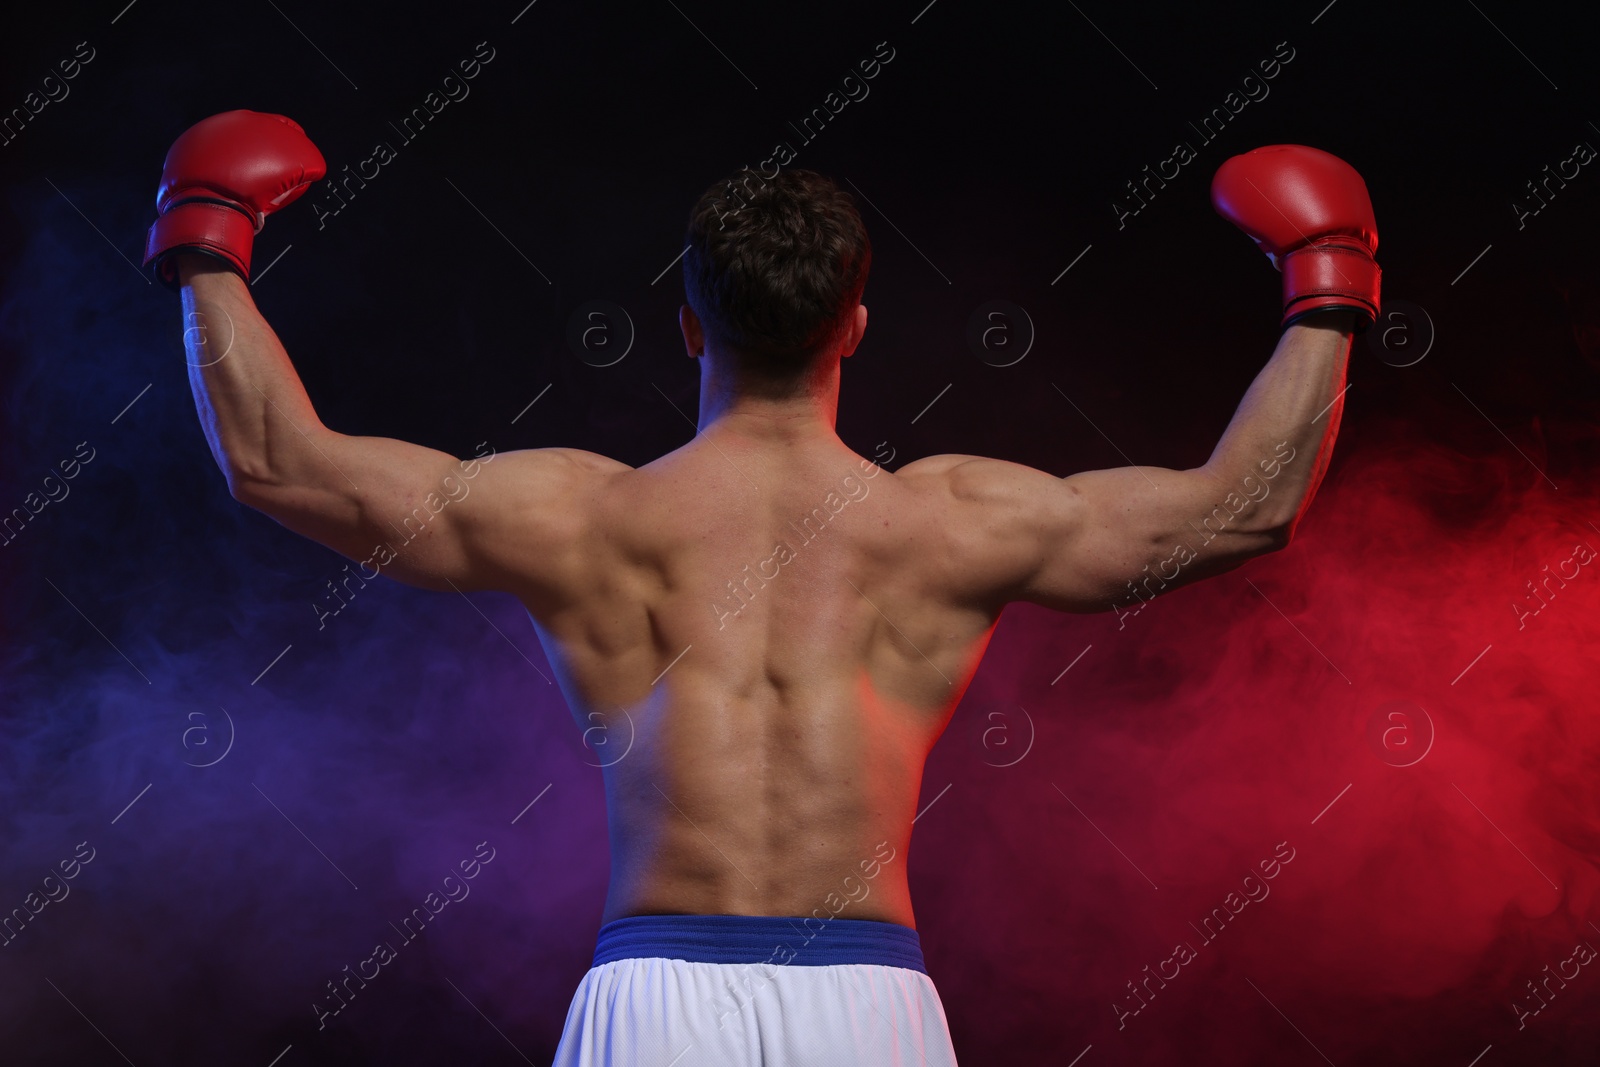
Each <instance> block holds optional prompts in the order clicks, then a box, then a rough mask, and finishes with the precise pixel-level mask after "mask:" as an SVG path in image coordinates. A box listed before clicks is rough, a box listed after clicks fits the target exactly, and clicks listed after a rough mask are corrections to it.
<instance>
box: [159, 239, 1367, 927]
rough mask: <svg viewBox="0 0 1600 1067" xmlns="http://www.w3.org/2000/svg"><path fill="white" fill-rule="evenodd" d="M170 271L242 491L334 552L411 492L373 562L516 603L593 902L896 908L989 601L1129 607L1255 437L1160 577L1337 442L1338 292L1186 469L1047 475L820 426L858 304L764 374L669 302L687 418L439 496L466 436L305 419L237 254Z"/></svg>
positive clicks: (1215, 563) (861, 913) (1225, 545)
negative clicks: (566, 775)
mask: <svg viewBox="0 0 1600 1067" xmlns="http://www.w3.org/2000/svg"><path fill="white" fill-rule="evenodd" d="M179 270H180V280H181V283H182V297H183V310H184V313H185V319H184V326H185V345H186V348H187V349H188V353H189V363H190V381H191V385H192V387H193V392H194V397H195V403H196V406H197V409H198V411H199V415H200V420H201V423H202V425H203V427H204V429H205V431H206V435H207V438H208V440H209V442H210V445H211V450H212V454H213V456H214V457H215V458H216V461H217V463H218V465H219V466H220V467H221V469H222V471H223V473H224V474H225V475H226V477H227V480H228V486H229V488H230V490H231V492H232V494H233V496H234V497H235V498H236V499H237V500H239V501H241V502H242V503H244V504H247V505H249V506H250V507H253V508H255V509H257V510H259V511H261V512H263V513H265V514H267V515H269V516H271V517H272V518H273V519H275V520H277V521H278V522H279V523H281V524H282V525H284V526H285V527H288V528H289V529H291V530H294V531H296V532H297V533H300V534H303V535H304V536H306V537H309V538H311V539H313V540H315V541H318V542H320V543H321V544H324V545H326V546H328V547H329V548H331V549H333V550H334V551H336V552H339V553H341V554H343V555H345V556H347V557H348V558H350V559H351V560H353V561H361V560H365V559H368V558H370V557H371V556H372V554H373V549H374V546H376V545H378V544H379V543H381V542H384V541H390V542H398V541H400V540H403V538H400V537H397V535H396V526H397V525H398V523H399V522H400V521H401V519H402V517H404V516H407V515H411V514H420V515H422V516H425V517H429V521H428V522H427V523H426V525H425V526H423V528H422V533H421V535H420V536H418V537H416V538H415V540H413V541H411V542H410V543H408V544H406V545H405V547H404V549H403V551H401V553H400V554H399V556H398V557H397V558H395V559H394V560H393V561H392V562H391V563H389V564H387V565H385V566H383V567H382V568H381V569H382V573H384V574H387V575H389V576H390V577H392V578H396V579H398V580H400V581H403V582H406V583H408V584H411V585H416V586H420V587H422V588H425V589H439V590H449V589H452V588H454V589H457V590H461V591H471V590H481V589H495V590H503V591H508V592H510V593H513V594H514V595H516V596H517V597H518V598H519V599H520V600H521V601H522V603H523V604H524V605H525V606H526V608H527V611H528V614H529V616H530V617H531V618H532V620H533V623H534V625H535V626H536V627H537V629H538V632H539V636H540V639H541V641H542V643H543V646H544V648H545V650H546V651H547V653H548V655H549V657H550V660H551V664H552V666H553V667H554V668H555V670H556V673H557V680H558V682H559V684H560V686H561V689H562V692H563V693H564V694H565V696H566V698H567V701H568V704H569V706H570V708H571V711H572V714H573V718H574V721H575V722H576V724H577V726H578V727H579V729H581V730H584V731H586V739H587V740H588V741H589V742H590V744H591V748H592V751H593V752H594V756H595V759H594V762H599V763H607V762H609V763H610V765H609V766H606V767H605V768H604V769H603V771H602V772H601V773H602V774H603V776H604V783H605V792H606V808H607V816H608V822H609V829H610V838H611V860H612V869H611V883H610V890H609V893H608V894H607V897H606V903H605V909H604V913H603V920H604V921H609V920H611V919H616V918H620V917H623V916H628V915H642V914H744V915H790V916H807V915H813V914H815V915H817V916H818V917H824V916H827V915H832V914H838V915H840V916H842V917H846V918H855V919H879V920H884V921H888V922H895V923H900V924H902V925H905V926H909V927H912V928H915V926H916V922H915V917H914V915H913V912H912V907H911V897H910V894H909V892H908V888H907V882H906V857H907V854H908V851H909V844H910V839H911V822H912V819H913V817H914V815H915V806H916V802H917V798H918V795H919V790H920V787H921V781H922V769H923V763H924V760H925V759H926V757H927V755H928V752H929V750H930V749H931V748H932V746H933V744H934V742H936V741H937V740H938V738H939V736H940V734H941V733H942V732H943V731H944V729H945V726H946V725H947V724H948V723H949V721H950V717H951V715H952V713H953V711H954V709H955V706H956V704H957V702H958V701H959V700H960V698H961V695H962V693H963V691H964V690H965V689H966V687H967V684H968V682H969V681H970V680H971V678H972V675H973V673H974V671H975V670H976V669H977V667H978V662H979V660H980V658H981V657H982V655H983V652H984V649H985V647H986V646H987V644H988V641H989V637H990V635H991V634H992V633H993V630H994V627H995V624H996V622H997V621H998V620H999V616H1000V613H1001V611H1002V609H1004V607H1005V606H1006V604H1008V603H1011V602H1014V601H1024V602H1028V603H1033V604H1040V605H1044V606H1046V607H1050V608H1053V609H1056V610H1059V611H1067V612H1102V611H1107V610H1110V609H1111V607H1112V606H1113V604H1114V603H1117V604H1120V605H1122V607H1123V608H1126V607H1127V605H1128V604H1129V603H1130V597H1129V595H1128V585H1127V583H1128V582H1129V580H1130V579H1134V578H1137V577H1140V576H1141V575H1142V574H1144V573H1145V572H1144V571H1143V568H1145V567H1146V566H1147V565H1148V566H1149V567H1151V569H1152V571H1154V570H1155V569H1156V568H1157V566H1158V564H1161V563H1162V562H1163V561H1167V560H1169V559H1170V558H1171V556H1172V554H1173V548H1174V546H1175V545H1177V544H1178V543H1180V541H1183V540H1187V541H1188V542H1190V543H1193V542H1196V541H1198V540H1200V538H1198V537H1196V536H1195V534H1194V527H1192V526H1190V525H1189V524H1190V523H1199V522H1200V521H1201V520H1202V519H1204V518H1205V517H1207V516H1210V515H1212V514H1213V510H1214V508H1216V507H1217V506H1218V505H1219V504H1221V503H1222V502H1223V501H1224V499H1225V497H1226V496H1227V494H1228V493H1230V492H1239V491H1240V486H1241V484H1242V483H1243V481H1244V479H1245V478H1246V477H1247V476H1254V477H1255V478H1256V479H1260V478H1262V476H1263V471H1262V469H1261V468H1260V466H1259V465H1260V463H1261V462H1262V461H1263V460H1271V459H1273V458H1274V456H1275V455H1280V456H1281V455H1287V454H1288V453H1287V449H1285V448H1283V447H1282V446H1281V445H1280V442H1287V444H1288V446H1289V447H1292V448H1293V449H1294V450H1295V452H1294V459H1293V461H1291V462H1287V463H1285V464H1283V466H1282V467H1281V469H1280V470H1279V471H1278V472H1277V473H1276V475H1275V476H1274V477H1272V479H1271V492H1270V493H1269V494H1268V495H1267V496H1265V498H1264V499H1262V500H1261V501H1260V502H1258V503H1256V502H1252V503H1250V504H1249V505H1248V506H1247V507H1245V508H1244V510H1243V511H1242V512H1241V513H1239V514H1238V515H1237V516H1236V517H1234V518H1233V519H1232V521H1231V522H1230V523H1228V524H1227V525H1226V526H1225V527H1224V529H1223V532H1222V533H1220V534H1219V535H1217V536H1216V537H1215V538H1214V539H1213V540H1212V541H1210V542H1209V543H1208V544H1205V545H1204V547H1203V548H1202V549H1201V550H1200V555H1199V558H1198V559H1195V560H1194V561H1193V562H1190V563H1188V564H1187V565H1185V566H1183V567H1182V568H1181V569H1180V570H1179V572H1178V574H1177V576H1176V577H1175V578H1173V579H1171V580H1170V581H1169V582H1168V583H1167V587H1166V591H1171V590H1172V589H1176V588H1179V587H1181V586H1183V585H1187V584H1189V583H1191V582H1194V581H1197V580H1200V579H1202V578H1205V577H1208V576H1211V575H1215V574H1220V573H1222V572H1224V571H1228V570H1232V569H1233V568H1235V567H1238V566H1239V565H1241V564H1243V563H1244V562H1246V561H1247V560H1249V559H1251V558H1253V557H1255V556H1259V555H1262V554H1264V553H1267V552H1271V551H1275V550H1277V549H1281V548H1283V547H1284V546H1285V545H1287V544H1288V543H1289V541H1290V538H1291V537H1292V535H1293V532H1294V529H1295V527H1296V525H1297V524H1298V523H1299V521H1300V519H1301V517H1302V516H1303V515H1304V513H1305V510H1306V507H1307V506H1308V505H1309V503H1310V501H1311V498H1312V496H1313V494H1314V493H1315V491H1316V487H1317V484H1318V483H1319V482H1320V481H1321V479H1322V476H1323V473H1324V472H1325V470H1326V469H1327V464H1328V459H1329V455H1330V452H1331V450H1332V447H1333V442H1334V437H1335V435H1336V433H1337V427H1338V424H1339V419H1340V414H1341V412H1342V409H1343V403H1342V399H1341V395H1342V393H1341V391H1342V390H1343V388H1344V377H1345V364H1346V360H1347V357H1348V353H1349V349H1350V337H1351V331H1352V329H1353V320H1352V316H1351V315H1350V314H1349V313H1347V312H1329V313H1325V314H1320V315H1316V316H1312V317H1311V318H1310V319H1308V320H1305V321H1304V322H1303V323H1302V324H1297V325H1294V326H1291V327H1289V328H1288V329H1287V330H1285V331H1284V333H1283V335H1282V337H1281V338H1280V340H1279V342H1278V345H1277V348H1276V351H1275V352H1274V354H1273V356H1272V359H1271V360H1270V361H1269V362H1268V363H1267V365H1266V366H1265V367H1264V368H1263V369H1262V371H1261V372H1260V374H1259V375H1258V376H1257V378H1256V379H1255V381H1254V383H1253V384H1252V385H1251V386H1250V389H1249V391H1248V392H1247V393H1246V395H1245V397H1244V399H1243V402H1242V403H1241V404H1240V406H1239V408H1238V411H1237V412H1236V414H1235V415H1234V418H1233V420H1232V421H1231V422H1230V424H1229V426H1228V428H1227V430H1226V432H1225V433H1224V435H1223V437H1222V438H1221V440H1220V441H1219V442H1218V444H1217V446H1216V448H1215V450H1214V451H1213V453H1212V455H1211V457H1210V459H1209V460H1208V461H1207V462H1206V463H1205V464H1204V465H1202V466H1200V467H1196V468H1193V469H1189V470H1168V469H1163V468H1157V467H1126V468H1120V469H1115V470H1102V471H1085V472H1082V473H1078V474H1073V475H1070V476H1068V477H1065V478H1058V477H1055V476H1054V475H1050V474H1047V473H1044V472H1042V471H1038V470H1034V469H1031V468H1028V467H1024V466H1021V465H1019V464H1015V463H1008V462H1005V461H1002V460H994V459H984V458H980V457H974V456H954V455H949V456H932V457H929V458H927V459H922V460H918V461H916V462H914V463H909V464H907V465H905V466H904V467H902V468H901V469H900V470H899V471H896V472H893V473H890V472H888V471H883V470H881V469H879V468H877V467H876V466H875V465H874V464H873V463H872V462H871V461H870V460H867V459H864V458H863V457H861V456H860V455H858V454H857V453H855V452H853V451H851V450H850V449H849V448H847V447H846V446H845V444H844V443H843V442H842V441H841V440H840V439H839V437H838V435H837V434H836V433H835V431H834V423H835V416H836V412H837V406H838V394H839V364H840V361H841V360H842V359H843V358H844V357H846V356H849V355H850V354H851V353H852V352H854V351H855V348H856V345H857V344H858V342H859V341H860V339H861V335H862V332H863V331H864V330H865V329H866V321H867V312H866V308H864V307H857V308H856V309H855V311H854V314H853V315H852V316H851V317H850V319H849V326H848V329H846V330H845V331H844V335H843V337H842V338H841V340H840V342H839V345H838V347H837V348H836V349H835V350H834V351H833V352H831V353H829V354H827V355H826V356H825V357H824V358H822V359H821V360H819V362H818V364H817V370H816V371H815V373H814V374H813V375H812V376H811V377H810V379H809V380H807V381H806V382H804V383H803V388H801V389H799V390H791V391H790V392H789V393H788V394H787V395H774V394H773V393H772V391H771V390H770V389H766V388H763V387H762V386H761V383H758V382H753V381H750V380H744V379H741V377H740V376H739V374H738V373H737V372H736V364H735V362H734V360H733V359H732V358H731V357H730V355H729V353H727V352H724V351H721V350H719V349H718V347H717V346H716V345H714V344H708V343H707V340H706V337H705V336H704V334H703V332H702V330H701V325H700V323H699V321H698V320H697V319H696V317H695V314H694V312H693V311H692V310H691V309H690V308H688V307H687V306H685V307H684V308H683V309H682V311H681V313H680V324H681V327H682V331H683V336H684V341H685V345H686V348H687V351H688V354H689V355H690V356H691V357H693V358H695V359H697V360H699V361H700V367H701V388H700V416H699V423H698V426H699V432H698V433H697V434H696V435H695V437H694V439H693V440H691V441H690V442H689V443H688V444H686V445H684V446H683V447H681V448H679V449H676V450H675V451H673V452H670V453H668V454H667V455H665V456H662V457H661V458H660V459H657V460H655V461H654V462H652V463H648V464H646V465H644V466H642V467H639V468H638V469H634V468H630V467H628V466H626V465H624V464H622V463H618V462H616V461H615V460H611V459H608V458H606V457H604V456H600V455H596V454H594V453H592V452H584V451H580V450H577V449H566V448H548V449H532V450H526V451H521V452H510V453H503V454H500V455H497V456H495V457H494V458H493V460H492V461H491V462H489V463H485V464H483V465H481V466H480V467H479V468H478V469H477V473H476V475H475V477H474V478H473V479H472V483H471V491H470V493H469V494H468V495H466V496H464V497H462V498H460V499H459V500H456V499H452V500H451V502H450V503H449V504H448V506H445V507H442V508H441V509H439V510H438V513H437V514H431V511H432V510H433V509H426V510H423V511H421V512H417V511H416V510H415V509H417V508H419V507H425V504H426V502H427V500H428V494H430V493H437V494H440V496H441V497H442V496H443V495H444V493H445V489H443V488H441V486H447V482H446V480H447V479H448V478H451V477H452V476H455V477H456V478H458V479H459V476H460V470H461V468H460V462H459V461H458V459H457V458H456V457H454V456H450V455H447V454H445V453H443V452H437V451H434V450H432V449H428V448H423V447H419V446H417V445H412V444H407V443H404V442H401V441H395V440H389V439H386V438H372V437H355V436H349V435H345V434H340V433H338V432H336V431H333V430H330V429H328V428H327V427H325V426H323V425H322V423H321V421H320V420H319V419H318V418H317V415H316V412H315V411H314V410H313V409H312V405H311V402H310V400H309V399H308V398H307V396H306V393H305V390H304V388H303V387H302V386H301V383H300V379H299V377H298V376H297V374H296V373H295V370H294V367H293V365H292V364H291V363H290V361H289V358H288V356H287V354H286V353H285V352H284V350H283V347H282V346H281V345H280V344H279V342H278V339H277V337H276V336H275V335H274V333H273V331H272V329H271V327H270V326H268V325H267V323H266V321H265V320H264V319H263V318H262V317H261V315H260V313H259V312H258V311H257V309H256V307H255V304H254V302H253V300H252V298H251V295H250V291H249V289H248V288H247V286H246V285H245V283H244V281H243V280H242V279H240V278H239V277H238V276H237V275H235V274H233V273H231V272H230V271H228V270H226V269H223V268H222V267H220V266H219V265H218V264H217V262H216V261H215V260H211V259H209V258H207V257H204V256H197V255H192V254H186V255H182V256H180V257H179ZM196 316H198V317H196ZM224 353H225V354H224ZM852 486H853V488H852ZM830 492H832V493H834V494H835V495H834V496H833V497H832V498H831V500H830V498H829V493H830ZM435 499H438V498H435ZM1236 499H1239V498H1236ZM841 501H842V502H843V503H842V504H841ZM813 509H820V512H817V513H813ZM807 514H812V516H813V519H812V525H811V527H810V528H809V529H808V530H807V531H806V533H807V534H808V535H809V536H810V540H807V539H806V536H803V535H802V533H801V532H797V527H800V526H801V520H802V518H803V517H804V516H806V515H807ZM791 523H793V524H794V525H793V526H791V525H790V524H791ZM779 542H783V543H785V544H787V546H788V548H789V551H788V553H787V554H786V555H783V554H778V555H775V548H776V547H777V545H778V543H779ZM747 565H748V567H749V568H750V569H749V570H748V571H746V570H745V569H744V568H745V567H746V566H747ZM1170 571H1171V565H1170V564H1167V569H1166V571H1165V572H1164V573H1170ZM730 583H734V585H733V586H730ZM740 583H742V584H740ZM734 588H737V589H738V590H739V592H740V593H742V596H741V595H736V593H734V592H732V591H731V590H732V589H734ZM735 609H738V610H737V612H736V611H735ZM685 650H687V651H685ZM597 727H600V729H598V730H597V729H596V728H597ZM630 735H631V736H632V738H633V740H632V745H631V747H628V745H627V742H628V739H629V737H630ZM602 741H603V742H604V743H603V744H602V743H600V742H602ZM623 751H626V753H627V754H626V756H623V757H622V758H620V759H619V758H617V757H618V755H620V753H621V752H623ZM613 761H614V762H613Z"/></svg>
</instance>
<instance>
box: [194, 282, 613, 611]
mask: <svg viewBox="0 0 1600 1067" xmlns="http://www.w3.org/2000/svg"><path fill="white" fill-rule="evenodd" d="M176 259H177V264H176V266H177V270H178V274H179V281H180V284H181V286H182V288H181V293H182V298H183V312H184V326H185V329H184V347H185V349H186V350H187V353H188V362H189V380H190V385H191V388H192V389H193V392H194V399H195V406H196V408H197V410H198V413H199V416H200V422H201V425H202V427H203V428H204V430H205V434H206V439H207V441H208V442H209V443H210V445H211V453H212V456H213V457H214V458H215V459H216V461H217V465H218V466H219V467H220V468H221V469H222V472H223V474H224V476H225V477H226V478H227V481H228V488H229V490H230V492H231V493H232V494H233V496H234V498H235V499H236V500H238V501H240V502H241V503H244V504H246V505H248V506H250V507H252V508H254V509H256V510H257V511H260V512H263V513H264V514H266V515H268V516H270V517H271V518H273V519H275V520H276V521H277V522H279V523H281V524H282V525H283V526H285V527H287V528H289V529H291V530H293V531H295V532H296V533H299V534H302V535H304V536H306V537H309V538H311V539H312V540H314V541H317V542H319V543H320V544H323V545H326V546H327V547H328V548H331V549H333V550H334V551H336V552H338V553H340V554H341V555H344V556H346V557H347V558H349V559H351V560H352V561H356V562H360V563H364V564H366V566H367V568H368V569H376V570H378V571H380V572H381V573H384V574H388V575H390V576H391V577H394V578H397V579H399V580H400V581H403V582H406V583H407V584H410V585H416V586H421V587H423V588H427V589H446V588H451V587H454V588H456V589H460V590H470V589H486V588H493V589H510V590H513V591H519V592H531V591H533V590H531V589H529V588H528V586H530V585H533V586H538V585H539V584H541V583H540V581H539V578H540V576H541V574H544V575H550V576H554V575H555V574H557V573H559V571H560V570H561V569H562V567H563V566H564V563H565V560H564V557H565V556H566V555H567V554H568V553H570V552H571V551H573V550H574V546H576V545H577V544H578V543H579V541H580V540H581V532H580V530H579V529H578V524H579V523H581V521H582V510H583V509H582V508H581V504H582V503H583V501H584V500H585V499H588V497H589V495H590V494H591V493H592V491H593V489H594V487H595V485H596V484H597V482H598V481H600V480H602V479H604V478H605V477H606V476H607V475H608V474H609V473H612V472H615V471H622V470H627V469H628V468H627V467H625V466H624V465H623V464H620V463H616V462H615V461H612V460H608V459H605V458H604V457H601V456H597V455H594V454H593V453H588V452H580V451H577V450H572V449H536V450H526V451H518V452H511V453H506V454H502V455H492V454H489V455H480V456H478V457H474V458H472V459H468V460H458V459H456V457H454V456H451V455H449V454H448V453H445V452H440V451H437V450H435V449H431V448H425V447H423V446H420V445H414V444H408V443H406V442H404V441H397V440H392V439H389V438H382V437H358V436H351V435H347V434H342V433H337V432H335V431H333V430H330V429H329V428H327V427H326V426H324V425H323V424H322V421H321V420H320V419H319V418H318V417H317V413H316V411H315V409H314V408H313V407H312V404H311V400H310V398H309V397H308V396H307V395H306V391H305V388H304V386H303V385H302V384H301V382H300V378H299V375H298V374H297V373H296V372H295V369H294V365H293V364H292V363H291V362H290V360H289V356H288V354H287V353H286V352H285V351H284V348H283V346H282V344H281V343H279V341H278V337H277V335H276V334H275V333H274V332H273V330H272V327H271V326H269V325H268V324H267V322H266V320H265V319H264V318H263V317H262V316H261V313H260V311H259V310H257V308H256V306H255V301H254V300H253V299H252V298H251V296H250V291H249V288H248V287H247V286H246V284H245V282H244V280H243V279H242V278H241V277H240V276H239V275H238V274H237V273H236V272H234V271H233V270H231V269H229V268H228V267H227V266H226V265H225V264H223V263H221V262H219V261H218V260H217V259H215V258H213V257H209V256H204V255H193V254H185V255H179V256H177V257H176Z"/></svg>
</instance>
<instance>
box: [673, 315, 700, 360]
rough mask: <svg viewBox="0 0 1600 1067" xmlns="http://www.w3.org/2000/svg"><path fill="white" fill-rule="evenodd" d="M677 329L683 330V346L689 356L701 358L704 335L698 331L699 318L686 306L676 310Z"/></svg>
mask: <svg viewBox="0 0 1600 1067" xmlns="http://www.w3.org/2000/svg"><path fill="white" fill-rule="evenodd" d="M678 327H679V328H680V329H681V330H683V346H684V348H685V349H687V350H688V353H689V356H690V357H691V358H693V359H699V358H700V357H701V356H703V355H704V354H705V351H706V339H705V334H704V333H702V332H701V330H700V317H699V316H698V315H696V314H695V313H694V308H692V307H690V306H689V305H688V304H684V305H683V306H682V307H680V308H678Z"/></svg>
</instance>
